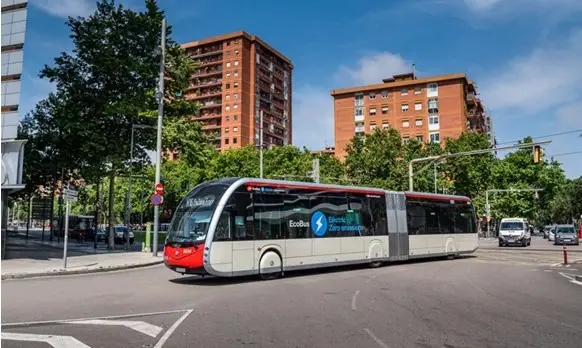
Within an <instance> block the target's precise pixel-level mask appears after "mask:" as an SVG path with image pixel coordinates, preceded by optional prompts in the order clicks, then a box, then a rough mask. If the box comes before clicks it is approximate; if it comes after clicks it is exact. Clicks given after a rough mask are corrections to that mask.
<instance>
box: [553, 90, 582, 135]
mask: <svg viewBox="0 0 582 348" xmlns="http://www.w3.org/2000/svg"><path fill="white" fill-rule="evenodd" d="M580 99H581V100H579V101H578V102H574V103H571V104H568V105H565V106H563V107H561V108H559V109H558V110H557V111H556V116H557V118H558V120H559V121H560V123H562V124H564V125H566V126H572V127H574V129H577V128H582V98H580Z"/></svg>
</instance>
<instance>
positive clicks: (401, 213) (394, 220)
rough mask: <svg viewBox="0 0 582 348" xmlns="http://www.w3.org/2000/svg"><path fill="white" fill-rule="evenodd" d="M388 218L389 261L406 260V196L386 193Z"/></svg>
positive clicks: (400, 193)
mask: <svg viewBox="0 0 582 348" xmlns="http://www.w3.org/2000/svg"><path fill="white" fill-rule="evenodd" d="M386 212H387V216H388V245H389V246H388V252H389V253H388V257H389V260H391V261H392V260H408V256H409V244H408V224H407V220H406V196H405V195H404V193H403V192H387V193H386Z"/></svg>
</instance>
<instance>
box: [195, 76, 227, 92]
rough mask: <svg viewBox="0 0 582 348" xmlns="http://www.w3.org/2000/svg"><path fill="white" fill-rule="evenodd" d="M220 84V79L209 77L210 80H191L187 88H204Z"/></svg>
mask: <svg viewBox="0 0 582 348" xmlns="http://www.w3.org/2000/svg"><path fill="white" fill-rule="evenodd" d="M220 85H222V79H221V78H219V79H211V80H201V81H195V82H191V83H190V86H189V87H188V89H196V88H204V87H212V86H220Z"/></svg>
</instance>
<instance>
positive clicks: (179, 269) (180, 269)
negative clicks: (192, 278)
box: [176, 267, 186, 273]
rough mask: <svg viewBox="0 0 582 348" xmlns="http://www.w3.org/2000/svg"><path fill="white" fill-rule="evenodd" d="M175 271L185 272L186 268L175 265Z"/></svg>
mask: <svg viewBox="0 0 582 348" xmlns="http://www.w3.org/2000/svg"><path fill="white" fill-rule="evenodd" d="M176 272H178V273H186V269H185V268H180V267H176Z"/></svg>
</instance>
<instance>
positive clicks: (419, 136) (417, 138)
mask: <svg viewBox="0 0 582 348" xmlns="http://www.w3.org/2000/svg"><path fill="white" fill-rule="evenodd" d="M416 140H418V141H420V142H421V143H422V142H423V141H424V137H423V136H422V135H417V136H416Z"/></svg>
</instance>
